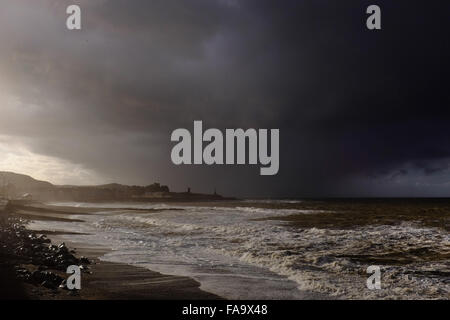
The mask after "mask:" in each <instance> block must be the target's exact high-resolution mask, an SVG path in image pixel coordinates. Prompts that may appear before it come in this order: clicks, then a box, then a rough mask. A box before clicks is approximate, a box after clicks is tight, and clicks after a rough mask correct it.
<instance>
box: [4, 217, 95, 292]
mask: <svg viewBox="0 0 450 320" xmlns="http://www.w3.org/2000/svg"><path fill="white" fill-rule="evenodd" d="M25 223H26V221H25V220H23V219H21V218H17V217H14V216H13V215H11V214H8V213H7V209H6V212H5V211H4V212H2V213H0V265H3V266H4V267H8V268H10V269H13V270H14V273H15V276H16V278H17V279H18V280H19V281H21V282H25V283H29V284H33V285H35V286H40V287H45V288H48V289H52V290H59V289H62V288H65V287H66V284H65V278H66V277H67V276H68V275H67V274H66V270H67V267H68V266H70V265H78V266H80V267H81V270H82V271H83V272H89V268H88V266H87V265H89V264H90V261H89V260H88V259H87V258H85V257H81V258H77V257H76V256H75V251H74V250H70V249H69V248H67V246H66V245H65V244H64V243H62V244H59V245H54V244H52V243H51V241H50V239H48V238H47V237H46V236H45V235H38V234H36V233H35V232H33V231H30V230H27V229H26V228H25Z"/></svg>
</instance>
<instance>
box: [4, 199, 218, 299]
mask: <svg viewBox="0 0 450 320" xmlns="http://www.w3.org/2000/svg"><path fill="white" fill-rule="evenodd" d="M36 209H37V210H34V208H33V207H31V208H30V207H23V206H22V207H20V208H19V210H17V211H18V212H14V211H15V209H14V207H11V206H10V207H9V208H7V209H6V210H5V212H3V213H2V212H0V215H1V216H2V218H3V219H4V218H5V216H6V215H8V216H9V217H11V218H13V219H22V220H21V222H20V224H21V225H22V226H23V225H26V224H27V223H26V222H24V220H23V219H24V218H25V219H26V220H27V221H28V222H31V221H36V220H56V221H73V222H76V220H72V219H70V215H73V214H74V213H73V212H67V213H64V212H63V211H59V212H57V213H55V212H51V210H48V211H50V212H47V211H46V210H45V209H44V210H43V208H36ZM8 211H9V212H8ZM77 214H78V213H77ZM3 219H2V220H3ZM2 223H4V222H3V221H2ZM16 223H18V222H17V221H16ZM16 227H19V226H16ZM26 230H27V232H26V233H24V235H28V237H32V238H33V239H48V240H46V241H48V242H50V241H51V244H53V245H60V243H61V242H63V241H62V239H61V238H60V237H59V236H61V235H67V234H70V233H66V232H60V231H52V230H38V231H35V230H28V229H26ZM1 231H2V232H4V230H3V229H2V230H1ZM30 234H31V235H32V236H30ZM42 235H44V236H42ZM3 236H8V235H7V234H6V235H3ZM42 241H44V240H42ZM64 241H65V242H66V244H67V248H68V250H70V252H71V253H73V254H74V255H75V256H76V257H82V258H83V259H84V261H85V259H86V258H87V259H88V260H89V264H87V265H86V266H84V267H85V270H87V271H86V272H82V274H81V290H77V291H70V290H67V289H65V288H61V287H60V288H57V287H56V288H47V287H45V286H44V285H42V283H41V284H39V283H33V284H32V283H29V281H24V280H23V279H21V278H20V277H19V276H18V272H19V271H18V270H20V272H23V273H25V272H27V273H28V274H31V273H32V272H34V271H36V272H46V273H47V274H50V273H51V274H52V275H56V276H55V277H58V276H59V277H60V278H62V279H66V278H67V277H68V276H69V275H68V274H65V272H64V271H63V270H57V268H55V269H53V268H51V267H46V266H43V265H39V264H33V263H31V264H30V263H24V262H23V261H20V259H17V257H16V259H15V260H14V259H13V260H12V261H11V262H10V263H8V265H7V266H5V265H3V264H2V265H0V267H1V268H2V271H4V273H3V274H7V276H6V277H4V278H1V279H0V282H2V284H1V286H0V287H4V288H5V287H6V288H8V290H10V291H11V292H13V294H11V295H8V294H7V293H6V292H5V293H4V294H0V299H4V298H5V299H32V300H78V299H81V300H118V299H120V300H140V299H148V300H181V299H183V300H218V299H223V298H221V297H219V296H217V295H215V294H212V293H209V292H206V291H203V290H201V289H200V283H199V282H197V281H196V280H194V279H192V278H190V277H183V276H172V275H164V274H162V273H159V272H155V271H151V270H148V269H146V268H142V267H137V266H132V265H128V264H123V263H112V262H106V261H101V260H100V259H99V258H100V257H101V256H102V255H103V254H104V253H106V252H108V251H109V250H108V249H107V248H102V247H98V246H89V245H83V244H80V243H72V242H70V241H67V240H64ZM51 244H50V243H48V244H47V242H45V245H51ZM8 245H10V244H5V245H4V246H5V247H6V246H8ZM39 248H40V246H39V245H37V244H33V249H34V250H36V249H37V250H38V251H39ZM41 248H42V249H43V248H44V243H42V247H41ZM8 249H11V248H8ZM22 258H24V257H22ZM59 269H61V268H59ZM24 270H25V271H24ZM43 270H45V271H43ZM14 273H15V275H14ZM8 279H10V280H8ZM15 289H17V290H15ZM16 291H17V292H16Z"/></svg>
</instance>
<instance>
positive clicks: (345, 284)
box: [30, 200, 450, 299]
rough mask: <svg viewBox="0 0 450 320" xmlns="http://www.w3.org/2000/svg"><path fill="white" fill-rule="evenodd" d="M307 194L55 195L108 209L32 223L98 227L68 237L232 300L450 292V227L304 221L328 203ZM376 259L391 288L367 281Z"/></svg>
mask: <svg viewBox="0 0 450 320" xmlns="http://www.w3.org/2000/svg"><path fill="white" fill-rule="evenodd" d="M297 202H298V203H301V202H300V201H280V200H264V201H243V202H236V203H233V204H232V205H226V206H223V205H222V204H220V203H217V206H216V205H211V204H195V205H179V204H142V203H102V204H98V203H97V204H91V203H54V204H53V205H58V206H68V207H70V206H76V207H95V208H97V209H98V208H101V211H100V212H98V211H97V212H96V213H95V214H91V215H82V216H81V215H80V216H74V217H77V218H79V219H82V220H84V221H85V222H80V223H78V222H77V223H67V222H53V221H37V222H33V223H32V224H31V225H30V227H31V228H33V229H45V230H48V229H53V230H64V231H75V232H83V233H88V234H89V235H66V236H64V237H67V239H68V240H70V241H74V242H83V243H86V242H87V243H89V244H95V245H102V246H107V247H110V248H112V249H113V251H111V252H110V253H108V254H106V255H105V256H103V257H102V258H101V259H103V260H105V261H113V262H122V263H128V264H133V265H139V266H143V267H147V268H149V269H151V270H154V271H159V272H161V273H165V274H174V275H185V276H190V277H193V278H194V279H196V280H198V281H199V282H200V283H201V285H202V286H201V288H202V289H204V290H206V291H209V292H212V293H216V294H218V295H221V296H223V297H225V298H230V299H303V298H323V297H330V298H336V299H448V298H449V296H450V281H449V275H450V262H449V259H448V257H449V254H450V236H449V233H448V231H446V230H445V228H439V227H434V226H427V225H423V224H420V223H417V222H416V221H414V220H412V221H410V220H408V221H402V220H401V219H399V221H397V222H396V223H390V224H382V223H381V224H380V223H374V224H365V225H355V226H354V227H352V228H348V227H346V228H339V227H323V226H318V227H314V226H309V227H304V226H303V227H299V226H298V225H293V224H291V223H289V222H288V221H284V219H283V218H284V217H301V216H304V215H321V214H322V213H323V212H324V208H325V211H326V208H327V206H326V204H325V205H324V206H321V209H320V210H315V209H308V210H305V209H302V206H300V205H296V204H297ZM280 203H281V204H283V205H278V204H280ZM327 214H330V212H328V213H327ZM331 214H332V212H331ZM268 218H270V219H268ZM278 218H279V219H278ZM313 218H314V217H313V216H311V219H313ZM307 219H309V217H307ZM349 219H351V218H349ZM294 220H295V219H294ZM446 257H447V259H446ZM374 264H376V265H379V266H380V268H381V271H382V273H381V286H382V288H381V290H369V289H368V288H367V287H366V279H367V277H368V276H369V275H368V274H367V273H366V269H367V267H368V266H369V265H374Z"/></svg>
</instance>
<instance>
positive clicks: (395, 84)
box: [0, 0, 450, 196]
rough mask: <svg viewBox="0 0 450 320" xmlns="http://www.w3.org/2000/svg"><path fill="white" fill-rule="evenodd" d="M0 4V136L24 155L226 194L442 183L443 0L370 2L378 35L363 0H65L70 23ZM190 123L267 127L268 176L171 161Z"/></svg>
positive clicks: (45, 6) (29, 7)
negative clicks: (79, 19) (272, 168)
mask: <svg viewBox="0 0 450 320" xmlns="http://www.w3.org/2000/svg"><path fill="white" fill-rule="evenodd" d="M7 2H8V6H7V7H5V8H4V9H2V11H1V13H0V37H1V41H2V50H1V51H0V71H1V72H2V74H3V75H5V79H4V80H2V81H0V88H1V89H2V91H3V93H4V95H9V96H11V97H12V100H13V101H14V102H13V103H11V105H10V106H9V107H7V106H5V107H2V108H3V109H4V110H3V114H4V115H5V117H2V119H1V120H0V125H1V126H0V134H3V135H8V136H13V137H16V138H17V139H20V140H21V141H22V142H23V143H25V144H26V145H27V146H28V147H29V148H31V149H32V150H33V151H34V152H37V153H41V154H45V155H50V156H55V157H58V158H61V159H66V160H69V161H72V162H74V163H79V164H82V165H84V166H86V167H87V168H89V169H92V170H94V171H96V172H99V173H101V174H103V175H104V176H105V177H110V179H111V180H118V181H121V182H126V183H148V182H151V181H153V180H155V179H159V180H161V182H163V183H168V184H169V185H170V186H173V187H174V188H178V189H180V188H184V187H185V186H187V185H191V186H192V187H193V188H194V189H197V190H202V191H209V190H212V188H213V187H214V186H216V187H218V189H219V191H223V192H226V193H228V194H238V195H239V194H253V195H256V194H265V195H290V196H303V195H307V196H309V195H345V194H350V195H353V194H373V193H377V192H379V193H382V192H387V193H390V194H392V195H396V194H399V195H404V194H405V193H408V192H410V190H411V189H410V186H411V185H412V184H414V183H416V182H417V181H421V180H420V179H422V177H423V176H429V177H430V178H429V180H427V181H428V182H430V183H431V184H433V183H434V184H436V185H437V186H432V187H429V186H428V187H426V188H427V189H426V190H427V192H428V193H429V192H430V191H429V190H430V188H431V189H432V190H439V188H441V187H440V185H439V183H441V184H442V183H445V179H444V178H443V177H447V175H446V174H447V172H448V165H447V161H448V160H447V159H449V158H450V147H449V145H448V141H449V138H450V129H448V128H449V126H448V123H449V120H450V111H449V108H448V106H449V97H448V93H447V92H448V89H447V88H448V74H449V62H448V59H447V57H448V56H449V50H450V49H449V40H448V34H449V27H447V21H448V17H447V13H448V12H449V10H448V9H449V5H448V4H447V2H444V1H433V3H427V4H426V5H425V4H424V3H422V2H419V1H396V2H395V3H393V2H392V1H377V3H378V4H379V5H380V6H381V8H382V19H383V20H382V27H383V30H382V31H377V32H370V31H368V30H367V29H366V28H365V18H366V15H365V9H366V8H367V6H368V5H370V4H372V2H369V1H345V3H344V2H342V1H264V0H258V1H231V0H228V1H227V0H222V1H220V0H217V1H210V0H204V1H167V0H164V1H162V0H160V1H125V0H123V1H117V0H116V1H114V0H110V1H106V0H102V1H101V0H98V1H78V2H77V3H79V4H80V6H81V8H82V10H83V30H82V31H80V32H71V31H68V30H66V29H65V27H64V26H65V18H66V15H65V8H66V6H67V5H68V4H72V3H73V2H72V1H50V0H38V1H25V0H19V1H7ZM193 120H203V121H204V125H205V126H207V127H218V128H226V127H229V128H235V127H244V128H245V127H260V128H280V131H281V149H280V150H281V154H280V160H281V167H280V172H279V174H278V175H277V176H275V177H260V176H259V175H258V169H257V168H248V167H237V166H233V167H203V166H202V167H194V166H192V167H187V166H182V167H176V166H173V165H171V163H170V148H171V144H170V141H169V137H170V133H171V131H172V130H174V129H176V128H178V127H187V128H190V127H191V126H192V121H193ZM385 177H391V178H390V179H387V180H383V179H384V178H385ZM392 177H393V178H392ZM437 177H439V178H437ZM380 179H381V180H382V181H383V182H382V187H380V186H379V185H377V183H379V180H380ZM398 179H402V180H401V181H402V183H403V184H401V185H400V186H399V185H398V184H393V183H391V182H386V181H393V180H395V181H398ZM430 179H431V180H430ZM355 181H356V182H355ZM446 188H447V189H446V190H448V187H446ZM361 190H363V191H361ZM415 190H419V191H414V192H419V193H420V190H421V189H420V188H419V189H415ZM428 193H427V194H428Z"/></svg>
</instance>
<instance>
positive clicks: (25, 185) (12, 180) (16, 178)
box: [0, 171, 54, 190]
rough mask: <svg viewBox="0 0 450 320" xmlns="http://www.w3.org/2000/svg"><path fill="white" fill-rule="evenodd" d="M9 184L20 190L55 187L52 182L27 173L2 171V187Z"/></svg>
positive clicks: (0, 184) (0, 183)
mask: <svg viewBox="0 0 450 320" xmlns="http://www.w3.org/2000/svg"><path fill="white" fill-rule="evenodd" d="M7 185H13V186H14V187H15V188H17V189H18V190H27V189H42V188H45V189H48V188H52V187H54V185H53V184H51V183H50V182H47V181H40V180H36V179H34V178H32V177H30V176H27V175H25V174H19V173H14V172H8V171H0V187H5V186H7Z"/></svg>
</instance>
